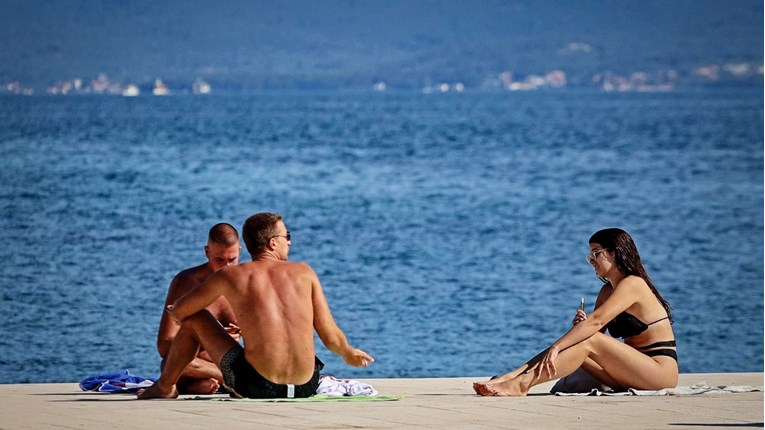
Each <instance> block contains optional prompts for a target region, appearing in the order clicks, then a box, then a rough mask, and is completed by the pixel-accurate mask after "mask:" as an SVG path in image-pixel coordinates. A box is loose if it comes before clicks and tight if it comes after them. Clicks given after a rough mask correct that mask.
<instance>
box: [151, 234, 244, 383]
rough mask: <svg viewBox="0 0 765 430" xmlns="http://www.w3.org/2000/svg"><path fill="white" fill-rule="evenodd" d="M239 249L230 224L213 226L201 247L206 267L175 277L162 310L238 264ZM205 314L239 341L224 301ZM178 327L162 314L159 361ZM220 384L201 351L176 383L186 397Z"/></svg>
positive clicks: (231, 313) (213, 365) (217, 372)
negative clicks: (210, 316)
mask: <svg viewBox="0 0 765 430" xmlns="http://www.w3.org/2000/svg"><path fill="white" fill-rule="evenodd" d="M241 249H242V246H241V245H240V244H239V233H237V231H236V229H235V228H234V227H233V226H232V225H231V224H226V223H220V224H215V225H214V226H213V227H212V228H211V229H210V233H209V234H208V235H207V245H205V256H206V257H207V263H204V264H200V265H199V266H196V267H192V268H190V269H186V270H183V271H181V272H180V273H178V274H177V275H175V277H174V278H173V281H172V282H171V283H170V288H169V289H168V291H167V299H165V307H167V305H171V304H173V303H175V301H176V300H178V299H179V298H181V297H182V296H183V295H185V294H186V293H188V292H189V291H191V290H193V289H194V287H196V286H197V285H200V284H201V283H203V282H204V281H205V280H207V278H209V277H210V275H212V274H213V273H215V272H216V271H218V270H220V269H222V268H224V267H228V266H236V265H237V264H239V252H240V251H241ZM207 310H208V311H210V313H211V314H212V316H213V317H215V319H217V320H218V321H220V323H221V325H223V327H225V328H226V331H228V332H229V334H230V335H231V336H233V338H234V339H238V338H239V327H238V326H237V324H236V317H235V316H234V311H233V310H232V309H231V305H229V304H228V301H226V299H225V298H223V297H219V298H217V299H216V300H215V301H213V302H212V303H211V304H210V305H209V306H207ZM180 326H181V325H180V324H178V323H177V322H176V321H174V320H173V319H172V318H170V315H169V314H168V313H167V312H162V318H161V319H160V321H159V331H158V333H157V350H158V351H159V355H160V357H162V358H163V359H164V358H166V357H167V354H168V352H170V345H171V344H172V342H173V339H174V338H175V335H176V334H177V333H178V329H179V328H180ZM222 383H223V375H222V374H221V372H220V369H219V368H218V366H217V365H216V363H213V361H212V359H211V358H210V355H209V354H208V353H207V351H204V350H203V351H200V353H199V355H197V357H195V358H194V359H193V360H192V361H191V362H190V363H189V364H188V365H187V366H186V368H185V369H184V370H183V373H182V374H181V377H180V379H179V380H178V390H179V391H180V392H181V393H188V394H212V393H215V392H216V391H217V390H218V388H219V387H220V385H221V384H222Z"/></svg>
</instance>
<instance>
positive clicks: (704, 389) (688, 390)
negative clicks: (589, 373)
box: [555, 381, 762, 396]
mask: <svg viewBox="0 0 765 430" xmlns="http://www.w3.org/2000/svg"><path fill="white" fill-rule="evenodd" d="M754 391H762V387H751V386H748V385H728V386H724V385H720V386H710V385H707V383H706V381H704V382H699V383H698V384H694V385H691V386H690V387H675V388H665V389H663V390H636V389H634V388H630V389H628V390H627V391H618V392H613V391H600V390H598V389H596V388H593V389H592V390H591V391H589V392H586V393H563V392H557V393H555V395H556V396H691V395H697V394H704V393H751V392H754Z"/></svg>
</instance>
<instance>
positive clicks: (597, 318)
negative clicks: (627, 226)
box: [473, 228, 678, 396]
mask: <svg viewBox="0 0 765 430" xmlns="http://www.w3.org/2000/svg"><path fill="white" fill-rule="evenodd" d="M587 261H588V262H589V263H590V264H591V265H592V266H593V268H594V269H595V273H596V274H597V276H598V277H599V278H600V279H601V280H603V281H604V282H605V284H604V285H603V287H602V288H601V290H600V293H599V294H598V299H597V301H596V302H595V309H594V311H593V312H592V313H591V314H590V315H589V316H588V315H586V314H585V312H584V311H583V310H579V311H577V314H576V316H575V317H574V321H573V323H574V326H573V327H572V328H571V330H569V331H568V332H566V334H564V335H563V337H561V338H560V339H558V340H557V341H555V343H553V344H552V345H551V346H550V347H549V348H548V349H546V350H544V351H542V352H541V353H539V354H538V355H537V356H536V357H534V358H532V359H531V360H529V361H528V362H527V363H526V364H524V365H522V366H521V367H519V368H517V369H515V370H513V371H511V372H508V373H506V374H504V375H501V376H499V377H496V378H493V379H492V380H489V381H484V382H476V383H474V384H473V389H474V390H475V392H476V393H478V394H480V395H482V396H523V395H526V393H528V391H529V389H530V388H531V387H533V386H534V385H537V384H541V383H543V382H547V381H550V380H552V379H557V378H561V377H564V376H566V375H569V374H570V373H572V372H574V371H575V370H576V369H578V368H579V367H581V368H583V369H584V370H585V371H587V373H589V374H590V375H592V376H594V377H595V378H597V379H598V380H600V381H601V382H603V383H604V384H606V385H608V386H609V387H611V388H614V389H624V388H628V387H629V388H637V389H643V390H658V389H662V388H669V387H675V386H676V385H677V378H678V366H677V348H676V345H675V336H674V334H673V332H672V314H671V312H670V306H669V303H667V301H666V300H664V298H663V297H661V294H659V292H658V291H657V290H656V288H655V287H654V286H653V283H652V282H651V279H650V278H649V277H648V274H647V273H646V271H645V268H643V264H642V263H641V262H640V255H639V254H638V251H637V248H636V247H635V243H634V242H633V240H632V237H630V235H629V234H628V233H627V232H626V231H624V230H620V229H617V228H610V229H605V230H600V231H598V232H596V233H595V234H593V235H592V237H591V238H590V253H589V254H588V255H587ZM644 321H650V323H645V322H644ZM606 329H608V331H609V333H610V334H611V336H613V337H611V336H607V335H606V334H605V331H606ZM614 337H622V338H624V342H620V341H618V340H616V339H614Z"/></svg>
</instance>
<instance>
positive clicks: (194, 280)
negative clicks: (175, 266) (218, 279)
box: [172, 263, 211, 286]
mask: <svg viewBox="0 0 765 430" xmlns="http://www.w3.org/2000/svg"><path fill="white" fill-rule="evenodd" d="M210 273H211V270H210V269H209V267H208V266H207V263H202V264H200V265H199V266H194V267H189V268H188V269H183V270H181V271H180V272H178V273H177V274H176V275H175V276H174V277H173V282H172V285H178V286H196V285H197V284H199V283H200V282H202V281H204V280H205V279H206V278H207V277H208V276H209V275H210Z"/></svg>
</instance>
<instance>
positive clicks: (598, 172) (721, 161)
mask: <svg viewBox="0 0 765 430" xmlns="http://www.w3.org/2000/svg"><path fill="white" fill-rule="evenodd" d="M0 157H1V159H2V168H1V169H0V184H1V185H0V214H1V215H2V216H1V217H0V227H2V233H3V238H4V243H3V246H2V247H0V261H2V266H1V268H0V288H1V291H2V293H1V294H2V298H0V327H2V336H0V382H2V383H18V382H62V381H78V380H80V379H82V378H84V377H85V376H87V375H91V374H94V373H100V372H104V371H110V370H115V369H123V368H128V369H130V370H131V372H133V373H135V374H139V375H144V376H156V375H157V374H158V372H159V358H158V355H157V352H156V347H155V340H156V331H157V325H158V322H159V318H160V315H161V312H162V306H163V301H164V299H165V294H166V292H167V287H168V285H169V283H170V281H171V279H172V278H173V276H174V275H175V274H176V273H177V272H178V271H179V270H181V269H183V268H186V267H190V266H192V265H196V264H200V263H202V262H203V261H204V251H203V246H204V244H205V240H206V234H207V230H208V229H209V227H210V226H211V225H213V224H214V223H217V222H230V223H232V224H234V225H235V226H236V227H237V228H239V227H241V225H242V222H243V221H244V220H245V219H246V217H247V216H249V215H251V214H253V213H255V212H262V211H272V212H278V213H280V214H283V215H284V217H285V221H286V225H287V228H288V229H289V230H290V231H291V233H292V248H291V254H290V258H291V259H292V260H295V261H305V262H307V263H309V264H310V265H311V266H312V267H313V268H314V269H315V270H316V272H317V273H318V275H319V277H320V279H321V281H322V284H323V287H324V290H325V293H326V295H327V298H328V300H329V303H330V305H331V309H332V313H333V315H334V317H335V319H336V320H337V322H338V324H339V325H340V327H342V329H343V330H344V331H345V333H346V334H347V336H348V338H349V340H350V342H351V343H352V344H353V345H354V346H357V347H360V348H362V349H364V350H366V351H367V352H368V353H370V354H371V355H372V356H374V357H375V359H376V362H375V363H374V364H372V365H371V366H370V367H368V368H366V369H356V368H350V367H347V366H345V365H344V364H343V362H342V360H341V359H340V358H338V357H336V356H334V355H333V354H331V353H330V352H329V351H327V350H326V349H325V348H324V347H322V346H321V345H320V342H319V341H318V340H317V346H318V348H317V354H318V355H319V356H320V357H321V358H322V359H323V360H324V361H325V362H326V363H327V367H326V369H325V372H327V373H331V374H335V375H336V376H339V377H359V378H363V377H447V376H476V377H478V376H486V375H491V374H496V373H498V372H501V371H503V370H506V369H508V368H510V367H511V366H516V365H518V364H520V363H522V362H523V361H524V360H526V359H528V358H530V357H531V356H533V355H534V354H535V353H536V352H538V351H539V350H541V349H542V348H544V347H545V346H547V345H548V344H550V343H551V342H553V341H554V340H555V339H557V338H558V337H559V336H560V335H562V334H563V333H564V332H565V331H566V330H567V329H568V328H569V327H570V325H571V319H572V317H573V315H574V314H575V312H576V309H577V306H578V304H579V300H580V298H581V297H584V298H585V300H586V303H587V310H588V311H591V309H592V304H593V303H594V301H595V297H596V295H597V292H598V290H599V288H600V286H601V282H600V281H599V280H598V279H597V277H596V276H595V274H594V272H593V269H592V267H591V266H589V265H588V264H587V263H586V262H585V259H584V256H585V255H586V253H587V251H588V243H587V241H588V238H589V236H590V235H591V234H592V233H593V232H595V231H596V230H598V229H600V228H604V227H612V226H616V227H621V228H624V229H626V230H627V231H628V232H630V233H631V234H632V235H633V237H634V239H635V241H636V243H637V246H638V249H639V250H640V253H641V256H642V258H643V261H644V264H645V266H646V268H647V270H648V272H649V274H650V275H651V277H652V278H653V281H654V283H655V284H656V286H657V287H658V289H659V291H660V292H661V293H662V294H663V295H664V297H665V298H666V299H667V300H668V301H669V302H670V303H671V304H672V306H673V316H674V318H675V324H674V330H675V335H676V337H677V343H678V351H679V352H678V354H679V360H680V361H679V362H680V370H681V371H682V372H726V371H762V368H763V101H762V91H761V90H760V89H754V90H752V89H726V90H714V91H712V90H708V91H696V92H677V93H666V94H639V93H623V94H613V93H599V92H574V91H571V92H564V91H561V92H535V93H503V94H469V93H463V94H430V95H423V94H393V93H381V94H379V93H375V94H330V93H321V94H316V93H310V94H257V95H225V96H224V95H220V96H209V97H194V96H177V97H164V98H160V97H137V98H121V97H106V96H101V97H98V96H80V97H44V96H40V97H11V96H6V97H0ZM247 258H248V256H247V254H246V252H244V251H243V254H242V260H243V261H244V260H246V259H247ZM266 347H267V346H266Z"/></svg>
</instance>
